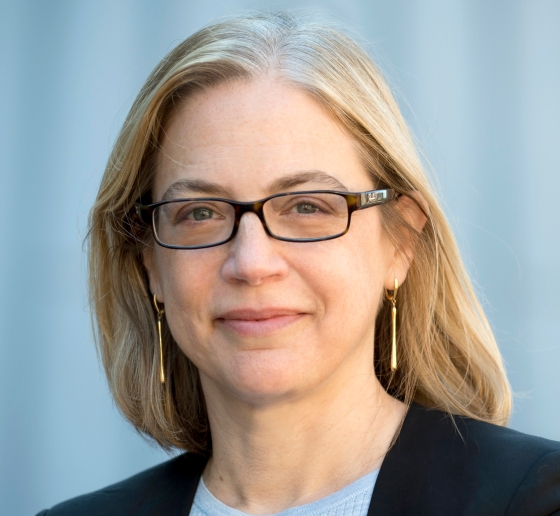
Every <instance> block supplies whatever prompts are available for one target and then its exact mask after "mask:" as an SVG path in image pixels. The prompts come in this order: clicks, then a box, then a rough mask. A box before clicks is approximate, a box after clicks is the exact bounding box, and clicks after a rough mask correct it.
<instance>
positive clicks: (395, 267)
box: [384, 191, 429, 290]
mask: <svg viewBox="0 0 560 516" xmlns="http://www.w3.org/2000/svg"><path fill="white" fill-rule="evenodd" d="M397 203H398V204H397V210H398V211H399V213H400V215H401V217H403V218H404V220H405V221H406V222H407V223H408V224H409V225H410V226H411V227H412V229H413V230H415V231H417V232H420V231H422V229H424V226H425V225H426V222H427V220H428V217H427V215H426V214H427V213H429V210H428V204H427V203H426V201H425V199H424V197H423V196H422V194H421V193H420V192H418V191H413V192H407V193H406V195H401V196H400V197H399V198H398V201H397ZM409 231H410V230H408V231H407V229H404V230H403V232H404V234H403V239H402V240H403V244H402V245H401V247H400V248H399V249H396V248H395V249H394V251H393V253H394V254H393V260H392V263H391V264H390V266H389V268H388V271H387V276H386V278H385V282H384V283H385V288H386V289H387V290H393V289H394V288H395V279H396V280H397V281H398V284H399V286H400V285H402V284H403V283H404V280H405V279H406V275H407V273H408V269H409V267H410V264H411V263H412V261H413V260H414V247H413V245H412V239H411V238H410V236H409V235H408V234H407V233H408V232H409ZM407 242H410V244H407Z"/></svg>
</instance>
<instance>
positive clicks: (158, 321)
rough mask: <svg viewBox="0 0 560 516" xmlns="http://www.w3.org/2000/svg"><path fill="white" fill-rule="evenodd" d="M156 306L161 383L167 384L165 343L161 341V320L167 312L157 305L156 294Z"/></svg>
mask: <svg viewBox="0 0 560 516" xmlns="http://www.w3.org/2000/svg"><path fill="white" fill-rule="evenodd" d="M154 306H155V307H156V312H157V330H158V336H159V381H160V382H161V383H165V374H164V372H163V341H162V339H161V318H162V317H163V314H164V313H165V310H163V309H161V310H160V308H159V306H158V304H157V298H156V295H155V294H154Z"/></svg>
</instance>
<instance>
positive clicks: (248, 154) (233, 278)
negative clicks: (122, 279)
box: [144, 79, 406, 404]
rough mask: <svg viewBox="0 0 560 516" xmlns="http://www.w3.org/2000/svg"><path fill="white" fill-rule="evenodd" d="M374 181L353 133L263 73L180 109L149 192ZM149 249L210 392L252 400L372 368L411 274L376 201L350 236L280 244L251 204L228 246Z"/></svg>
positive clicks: (351, 185) (155, 277)
mask: <svg viewBox="0 0 560 516" xmlns="http://www.w3.org/2000/svg"><path fill="white" fill-rule="evenodd" d="M185 179H187V180H190V182H189V181H184V180H185ZM192 180H195V181H197V184H196V185H193V181H192ZM194 187H196V189H195V190H193V189H192V188H194ZM373 187H374V185H373V182H372V179H371V178H370V177H369V175H368V173H367V172H366V170H365V168H364V166H363V165H362V163H361V160H360V158H359V155H358V152H357V150H356V147H355V144H354V142H353V140H352V139H351V137H350V136H349V135H348V134H347V133H346V132H345V130H344V129H343V128H342V127H341V126H340V125H339V124H338V123H337V122H336V121H335V120H334V119H333V118H332V117H331V116H330V115H329V114H328V113H326V112H325V111H324V110H323V109H322V107H321V106H320V105H319V104H317V103H316V102H315V101H314V100H313V99H312V98H311V97H310V96H309V95H308V94H306V93H304V92H302V91H300V90H297V89H295V88H294V87H291V86H288V85H285V84H281V83H279V82H278V81H273V80H268V79H263V80H259V81H253V82H242V81H239V82H235V83H231V84H227V85H222V86H219V87H216V88H214V89H211V90H209V91H207V92H205V93H201V94H198V95H196V96H194V97H193V98H191V99H189V100H188V101H186V102H185V103H184V104H183V105H182V106H181V107H180V109H179V110H178V112H177V113H176V114H175V116H174V117H173V118H172V120H171V122H170V124H169V125H168V127H167V128H166V137H165V140H164V142H163V146H162V151H161V153H160V156H159V162H158V167H157V173H156V177H155V182H154V188H153V193H154V201H158V200H161V199H162V197H164V195H165V196H166V197H169V196H171V197H173V198H180V197H196V196H200V197H202V196H219V197H225V198H229V199H233V200H237V201H255V200H259V199H262V198H264V197H266V196H269V195H272V194H275V193H279V192H285V191H298V190H300V191H303V190H321V189H329V190H348V191H350V192H355V191H365V190H370V189H372V188H373ZM144 258H145V264H146V268H147V270H148V273H149V278H150V287H151V289H152V292H153V293H155V294H157V298H158V301H159V302H161V303H164V305H165V316H166V318H167V322H168V324H169V327H170V329H171V332H172V335H173V337H174V339H175V340H176V342H177V344H178V345H179V347H180V348H181V349H182V350H183V351H184V353H185V354H186V355H187V356H188V357H189V358H190V359H191V360H192V361H193V362H194V364H195V365H196V366H197V367H198V368H199V370H200V374H201V379H202V384H203V387H204V389H205V392H206V393H207V394H208V390H211V389H214V390H215V389H218V390H220V391H221V392H222V393H223V394H226V395H228V396H234V397H237V398H240V399H243V400H246V401H247V402H250V403H256V404H259V403H271V402H274V401H275V400H281V399H292V398H294V397H298V396H302V395H305V394H306V393H309V392H312V391H313V390H314V389H317V388H319V387H321V386H328V385H336V384H337V382H340V381H345V379H347V378H348V377H349V375H350V376H355V375H356V374H360V373H362V372H363V373H365V374H369V375H371V372H372V370H373V339H374V321H375V317H376V313H377V307H378V304H379V301H380V298H381V296H382V295H383V289H384V288H385V287H386V288H392V285H393V283H394V278H395V277H397V278H399V281H401V282H402V280H403V279H404V274H405V273H406V271H404V272H403V270H401V269H402V265H400V262H399V261H398V260H397V259H396V258H395V250H394V248H393V247H392V245H391V244H390V243H389V241H388V238H387V237H386V235H385V234H384V233H383V231H382V228H381V223H380V214H379V211H378V210H377V209H376V208H371V209H367V210H363V211H357V212H355V213H354V214H353V215H352V221H351V225H350V230H349V231H348V233H347V234H346V235H344V236H342V237H340V238H337V239H334V240H328V241H322V242H313V243H294V242H283V241H280V240H275V239H273V238H271V237H269V236H267V234H266V233H265V230H264V228H263V227H262V225H261V222H260V221H259V219H258V218H257V216H256V215H255V214H251V213H248V214H245V215H243V217H242V218H241V223H240V226H239V231H238V233H237V235H236V237H235V238H234V239H233V240H232V241H231V242H229V243H226V244H224V245H221V246H217V247H213V248H207V249H198V250H173V249H166V248H163V247H160V246H158V245H155V247H154V248H153V249H150V250H148V251H147V252H146V253H145V256H144Z"/></svg>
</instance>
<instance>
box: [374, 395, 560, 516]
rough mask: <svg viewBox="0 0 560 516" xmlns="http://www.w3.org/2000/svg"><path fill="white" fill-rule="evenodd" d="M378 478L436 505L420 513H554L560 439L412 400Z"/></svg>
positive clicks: (559, 490)
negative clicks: (416, 403) (468, 416)
mask: <svg viewBox="0 0 560 516" xmlns="http://www.w3.org/2000/svg"><path fill="white" fill-rule="evenodd" d="M384 469H385V471H384ZM378 482H380V483H381V485H383V484H384V483H386V484H391V487H389V490H391V491H394V493H393V496H397V492H396V491H400V492H401V493H405V495H404V497H402V496H401V499H402V498H405V499H407V501H406V502H405V501H403V503H416V502H419V503H420V504H421V505H422V506H424V507H429V511H426V512H418V514H429V513H432V514H440V513H441V511H444V512H447V513H453V514H511V515H518V514H519V515H522V514H531V515H539V514H550V513H552V512H554V511H555V510H560V443H559V442H556V441H550V440H548V439H543V438H540V437H534V436H530V435H526V434H523V433H521V432H517V431H515V430H512V429H509V428H504V427H500V426H497V425H493V424H490V423H485V422H482V421H477V420H474V419H471V418H467V417H462V416H450V415H449V414H446V413H443V412H440V411H437V410H430V409H426V408H424V407H421V406H420V405H413V406H412V407H411V408H410V411H409V413H408V415H407V417H406V419H405V421H404V424H403V427H402V430H401V433H400V435H399V438H398V439H397V441H396V442H395V445H394V446H393V448H392V449H391V450H390V451H389V453H388V454H387V456H386V458H385V461H384V463H383V466H382V469H381V472H380V476H379V479H378ZM395 490H396V491H395ZM430 511H431V512H430ZM438 511H439V512H438ZM454 511H456V512H454ZM399 514H400V513H399ZM403 514H407V513H406V512H403Z"/></svg>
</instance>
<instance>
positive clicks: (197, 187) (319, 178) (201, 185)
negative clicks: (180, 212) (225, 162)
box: [161, 170, 348, 201]
mask: <svg viewBox="0 0 560 516" xmlns="http://www.w3.org/2000/svg"><path fill="white" fill-rule="evenodd" d="M312 182H313V183H322V184H324V185H326V186H329V187H331V188H334V189H335V190H338V191H343V192H347V191H348V188H347V187H346V186H345V185H344V184H343V183H341V182H340V181H339V180H338V179H336V177H333V176H331V175H330V174H327V173H326V172H323V171H321V170H306V171H302V172H296V173H295V174H288V175H285V176H282V177H280V178H278V179H276V180H275V181H273V182H272V183H271V184H270V186H269V188H268V190H269V191H270V192H273V193H278V192H282V191H285V190H291V189H292V188H295V187H297V186H301V185H304V184H306V183H312ZM185 193H202V194H207V195H221V196H224V197H227V196H228V195H229V191H228V190H227V189H226V188H224V187H223V186H221V185H220V184H218V183H213V182H211V181H205V180H204V179H179V180H178V181H175V182H174V183H173V184H171V186H170V187H169V188H168V189H167V190H165V193H164V194H163V197H162V198H161V200H162V201H168V200H171V199H175V198H177V195H179V196H181V195H184V194H185Z"/></svg>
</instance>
